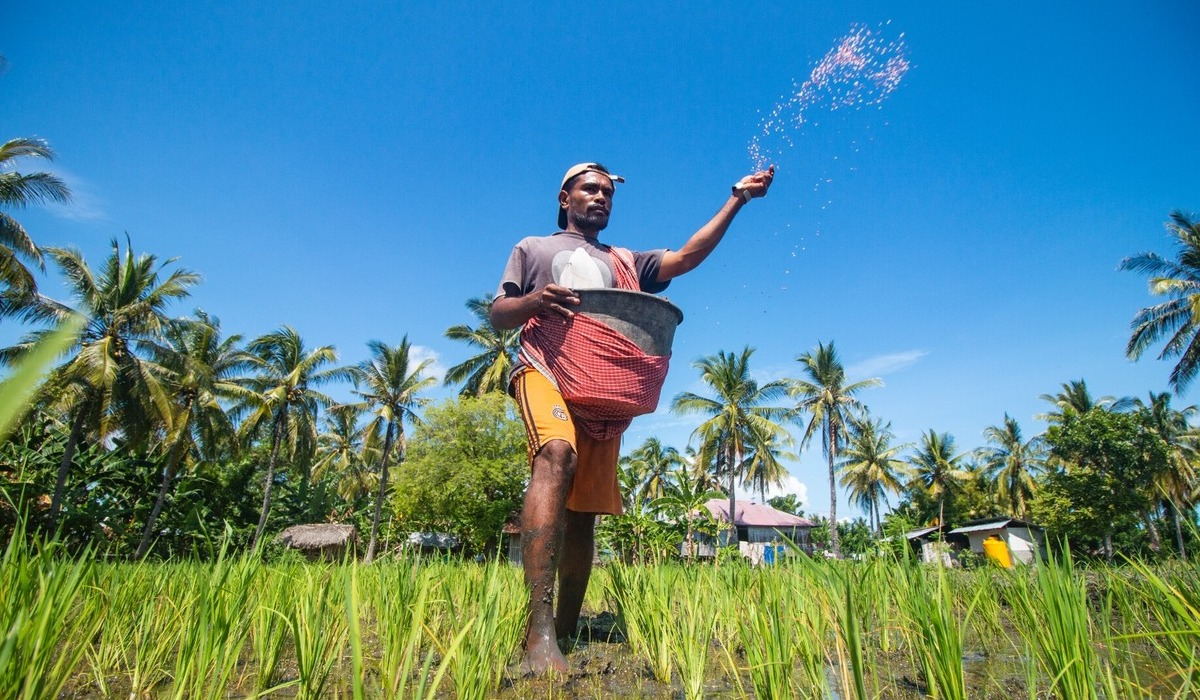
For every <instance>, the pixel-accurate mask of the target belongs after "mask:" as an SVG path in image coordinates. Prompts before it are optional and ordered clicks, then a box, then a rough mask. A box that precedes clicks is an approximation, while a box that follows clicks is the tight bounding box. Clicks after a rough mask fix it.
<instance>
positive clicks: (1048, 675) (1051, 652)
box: [1013, 550, 1100, 700]
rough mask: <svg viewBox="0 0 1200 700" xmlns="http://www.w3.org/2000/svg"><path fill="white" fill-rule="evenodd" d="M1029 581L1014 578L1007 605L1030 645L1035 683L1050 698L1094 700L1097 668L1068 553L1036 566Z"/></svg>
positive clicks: (1081, 586) (1079, 583) (1080, 589)
mask: <svg viewBox="0 0 1200 700" xmlns="http://www.w3.org/2000/svg"><path fill="white" fill-rule="evenodd" d="M1032 578H1033V580H1032V582H1031V581H1030V578H1029V577H1028V576H1024V575H1017V576H1016V577H1015V578H1014V581H1015V586H1014V590H1013V592H1014V595H1013V603H1014V607H1015V608H1016V612H1017V616H1018V618H1019V619H1020V621H1021V626H1022V633H1023V634H1024V635H1025V637H1026V638H1027V639H1031V640H1032V641H1033V645H1032V646H1033V650H1034V655H1035V656H1036V659H1037V663H1038V665H1039V668H1040V670H1041V677H1042V678H1045V679H1048V680H1049V683H1050V692H1051V693H1052V694H1053V695H1054V696H1055V697H1060V698H1073V699H1074V698H1078V699H1079V700H1098V698H1099V690H1098V687H1097V684H1098V681H1099V676H1098V675H1097V671H1098V670H1099V668H1100V665H1099V660H1098V658H1097V656H1096V649H1095V646H1094V643H1093V639H1092V631H1091V620H1090V618H1089V616H1088V608H1087V591H1086V590H1085V587H1084V584H1083V581H1082V580H1081V578H1080V577H1079V576H1078V575H1076V572H1075V571H1074V568H1073V566H1072V561H1071V555H1070V552H1069V550H1068V551H1067V552H1065V553H1064V555H1063V559H1062V561H1058V560H1055V559H1053V558H1051V559H1050V560H1048V561H1046V562H1043V563H1042V564H1041V565H1039V566H1038V567H1037V568H1036V569H1035V571H1034V573H1033V576H1032Z"/></svg>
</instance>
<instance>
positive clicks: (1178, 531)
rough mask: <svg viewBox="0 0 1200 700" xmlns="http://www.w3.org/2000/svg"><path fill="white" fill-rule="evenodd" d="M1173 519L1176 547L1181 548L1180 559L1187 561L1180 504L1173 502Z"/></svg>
mask: <svg viewBox="0 0 1200 700" xmlns="http://www.w3.org/2000/svg"><path fill="white" fill-rule="evenodd" d="M1171 519H1172V520H1174V521H1175V545H1176V546H1178V547H1179V557H1180V558H1181V559H1183V560H1184V561H1187V547H1185V546H1184V545H1183V524H1182V523H1181V522H1180V521H1181V520H1182V518H1181V517H1180V515H1179V504H1178V503H1176V502H1175V501H1173V500H1172V501H1171Z"/></svg>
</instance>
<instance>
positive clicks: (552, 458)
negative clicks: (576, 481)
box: [534, 440, 578, 480]
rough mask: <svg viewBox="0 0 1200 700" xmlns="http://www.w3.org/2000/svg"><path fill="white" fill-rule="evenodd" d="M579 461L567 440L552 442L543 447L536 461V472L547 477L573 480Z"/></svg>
mask: <svg viewBox="0 0 1200 700" xmlns="http://www.w3.org/2000/svg"><path fill="white" fill-rule="evenodd" d="M577 463H578V459H577V457H576V456H575V449H574V448H573V447H571V444H570V443H568V442H567V441H565V440H551V441H550V442H548V443H546V444H545V445H543V446H542V449H541V451H540V452H538V454H537V458H536V459H534V472H535V473H536V472H541V474H542V475H544V476H545V477H554V478H558V479H568V480H569V479H573V478H574V477H575V466H576V464H577Z"/></svg>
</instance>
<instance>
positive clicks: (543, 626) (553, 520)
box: [521, 440, 591, 675]
mask: <svg viewBox="0 0 1200 700" xmlns="http://www.w3.org/2000/svg"><path fill="white" fill-rule="evenodd" d="M575 464H576V459H575V451H574V450H573V449H572V448H571V445H570V444H569V443H567V442H564V441H562V440H552V441H550V442H549V443H547V444H546V445H545V446H543V447H542V450H541V451H540V452H538V454H537V456H536V457H534V460H533V474H532V475H531V476H530V479H529V488H528V489H527V490H526V491H525V505H524V509H523V510H522V515H521V559H522V561H523V562H524V566H525V586H526V587H527V588H529V623H528V626H527V627H526V628H525V661H524V666H525V668H526V669H527V670H528V671H530V672H531V673H534V674H537V675H541V674H543V673H546V672H549V671H558V672H560V673H566V672H567V671H568V670H569V669H570V667H569V666H568V665H567V659H566V657H565V656H563V653H562V651H561V650H560V649H559V648H558V642H557V640H556V638H555V633H554V574H555V572H556V571H557V570H558V561H559V553H560V550H561V549H562V544H563V530H564V528H565V525H566V519H567V518H566V503H567V494H568V493H569V492H570V490H571V482H572V481H573V480H574V478H575ZM588 556H589V557H590V556H591V550H588Z"/></svg>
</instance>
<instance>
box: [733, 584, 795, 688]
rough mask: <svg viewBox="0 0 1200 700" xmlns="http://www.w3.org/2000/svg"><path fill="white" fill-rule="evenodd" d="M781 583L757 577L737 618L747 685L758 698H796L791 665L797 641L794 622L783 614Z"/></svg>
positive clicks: (783, 587) (791, 617) (782, 586)
mask: <svg viewBox="0 0 1200 700" xmlns="http://www.w3.org/2000/svg"><path fill="white" fill-rule="evenodd" d="M785 590H786V588H785V582H784V580H783V578H782V577H780V576H761V577H759V578H758V580H757V581H756V585H755V586H754V587H753V588H752V589H751V590H750V591H748V594H749V595H748V600H746V602H745V605H744V607H743V608H742V609H741V610H740V614H739V615H738V622H739V625H740V627H741V636H742V645H743V647H744V648H745V650H746V662H747V664H749V672H750V681H751V684H752V685H753V687H754V692H755V693H756V694H757V695H758V697H760V698H790V697H795V696H796V683H795V679H794V676H793V673H792V664H793V663H794V660H795V658H796V655H797V651H796V644H797V641H799V638H798V634H797V630H796V629H795V618H794V617H793V616H792V615H790V614H788V613H787V612H786V611H785V606H784V602H783V600H784V591H785Z"/></svg>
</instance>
